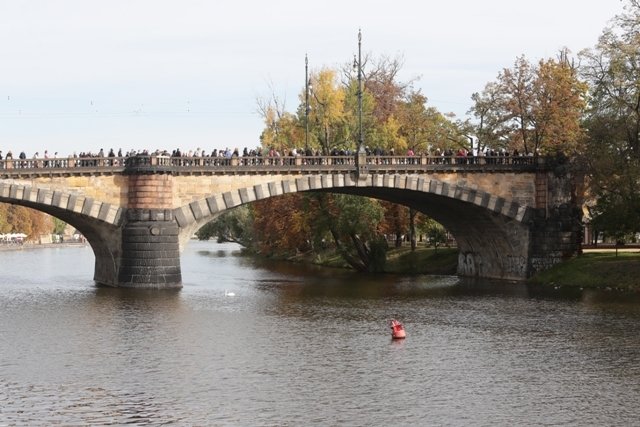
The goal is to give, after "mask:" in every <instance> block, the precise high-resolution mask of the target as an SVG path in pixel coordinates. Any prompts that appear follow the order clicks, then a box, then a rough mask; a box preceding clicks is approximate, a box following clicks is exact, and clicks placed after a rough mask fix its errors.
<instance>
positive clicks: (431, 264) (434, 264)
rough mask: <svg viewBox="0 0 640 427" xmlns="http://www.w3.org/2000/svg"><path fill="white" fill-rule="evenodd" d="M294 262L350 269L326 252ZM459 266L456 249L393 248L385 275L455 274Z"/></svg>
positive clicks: (297, 258)
mask: <svg viewBox="0 0 640 427" xmlns="http://www.w3.org/2000/svg"><path fill="white" fill-rule="evenodd" d="M292 261H299V262H309V263H312V264H317V265H323V266H326V267H337V268H350V267H349V265H348V264H347V263H346V262H345V261H344V260H343V259H342V257H341V256H340V255H339V254H337V253H335V252H325V253H323V254H321V255H315V257H314V258H312V259H309V258H308V257H307V256H301V257H296V258H294V259H292ZM457 264H458V250H457V249H454V248H439V249H438V250H437V251H436V250H434V249H433V248H425V247H419V248H418V249H416V250H415V251H411V248H410V247H408V246H406V247H401V248H392V249H389V251H388V252H387V262H386V264H385V268H384V271H385V273H397V274H455V273H456V267H457Z"/></svg>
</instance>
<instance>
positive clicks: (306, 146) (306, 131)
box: [304, 54, 311, 154]
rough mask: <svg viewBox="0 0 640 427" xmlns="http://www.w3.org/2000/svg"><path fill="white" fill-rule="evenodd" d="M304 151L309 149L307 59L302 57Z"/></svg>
mask: <svg viewBox="0 0 640 427" xmlns="http://www.w3.org/2000/svg"><path fill="white" fill-rule="evenodd" d="M304 85H305V86H304V88H305V89H304V127H305V129H304V151H305V154H306V153H307V150H308V149H309V86H311V85H310V82H309V58H308V57H307V55H306V54H305V55H304Z"/></svg>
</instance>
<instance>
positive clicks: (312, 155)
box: [0, 146, 533, 169]
mask: <svg viewBox="0 0 640 427" xmlns="http://www.w3.org/2000/svg"><path fill="white" fill-rule="evenodd" d="M364 150H365V154H366V156H367V158H368V159H369V160H368V161H369V162H370V163H373V164H387V163H394V164H443V165H446V164H525V163H527V162H528V160H527V159H529V158H532V157H533V155H532V154H527V155H523V154H521V153H519V151H518V150H517V149H515V150H513V151H512V152H511V153H510V152H509V151H507V150H505V149H501V150H495V149H486V150H479V151H476V153H475V154H474V152H473V151H472V150H467V149H465V148H460V149H458V150H457V151H454V150H452V149H451V148H447V149H444V150H441V149H439V148H435V149H434V150H432V152H429V151H427V152H415V151H414V150H413V148H409V149H407V151H406V152H405V153H403V154H401V155H397V154H396V153H395V150H394V149H393V148H392V149H390V150H384V149H382V148H379V147H376V148H374V149H370V148H369V147H368V146H367V147H364ZM356 154H357V152H356V151H353V150H350V149H348V148H345V147H341V148H339V147H333V148H332V149H331V150H330V151H329V155H328V156H324V155H323V154H322V153H321V152H320V150H312V149H311V148H306V149H296V148H292V149H289V150H285V151H282V152H281V151H279V150H277V149H275V148H268V149H263V148H261V147H257V148H255V149H248V148H246V147H245V148H244V149H243V150H242V152H240V151H239V150H238V149H237V148H235V149H233V150H232V149H230V148H225V149H220V150H219V149H217V148H216V149H214V150H212V151H211V152H207V151H205V150H203V149H201V148H196V149H195V150H189V151H186V152H184V151H182V150H180V149H179V148H176V149H175V150H173V151H171V152H169V151H167V150H160V149H157V150H155V151H149V150H146V149H144V150H140V151H137V150H129V151H127V152H125V153H123V151H122V149H119V150H118V151H117V152H116V151H114V149H113V148H111V149H109V151H108V152H107V153H106V154H105V151H104V150H103V149H100V150H99V151H98V152H97V153H94V152H91V151H83V152H80V153H79V154H77V153H76V152H74V153H73V154H72V155H70V156H66V157H60V156H59V155H58V153H57V152H54V153H53V154H50V153H49V152H48V151H47V150H44V152H43V154H42V155H40V153H39V152H35V153H34V154H33V155H32V156H31V157H27V155H26V153H25V152H24V151H21V152H20V154H19V155H18V157H17V158H14V155H13V153H12V152H11V150H9V151H7V153H6V155H3V152H2V150H0V168H14V169H18V168H47V167H57V168H60V167H65V168H66V167H97V166H121V165H124V164H126V162H127V159H128V158H131V157H137V156H156V157H166V158H168V159H171V162H170V164H171V165H174V166H228V165H231V164H232V163H231V159H234V158H236V159H238V161H237V163H236V164H238V165H246V166H250V165H281V166H287V165H294V164H297V163H296V159H298V158H301V159H302V161H301V162H300V164H312V165H313V164H353V163H354V157H355V155H356ZM327 158H330V160H327Z"/></svg>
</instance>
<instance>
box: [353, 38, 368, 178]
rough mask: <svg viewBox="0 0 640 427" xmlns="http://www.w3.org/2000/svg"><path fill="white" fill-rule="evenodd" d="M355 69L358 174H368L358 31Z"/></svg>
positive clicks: (360, 50) (360, 40)
mask: <svg viewBox="0 0 640 427" xmlns="http://www.w3.org/2000/svg"><path fill="white" fill-rule="evenodd" d="M353 68H354V70H355V69H357V71H358V151H357V153H356V168H357V174H358V176H360V175H366V174H367V153H366V151H365V148H364V137H363V133H362V31H361V30H358V59H357V60H356V58H355V57H354V58H353Z"/></svg>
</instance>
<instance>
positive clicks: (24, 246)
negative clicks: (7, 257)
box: [0, 242, 87, 251]
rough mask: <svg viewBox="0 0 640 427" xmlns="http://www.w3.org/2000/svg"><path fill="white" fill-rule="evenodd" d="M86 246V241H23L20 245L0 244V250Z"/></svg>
mask: <svg viewBox="0 0 640 427" xmlns="http://www.w3.org/2000/svg"><path fill="white" fill-rule="evenodd" d="M84 246H87V243H86V242H69V243H42V244H39V243H24V244H21V245H18V244H11V245H0V251H23V250H31V249H47V248H79V247H84Z"/></svg>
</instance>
